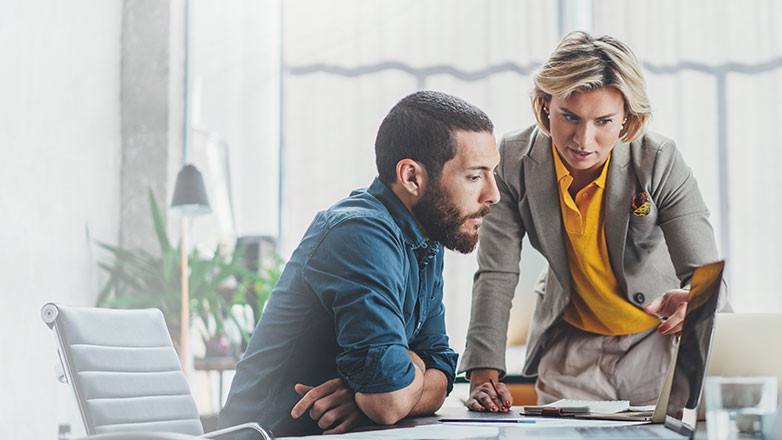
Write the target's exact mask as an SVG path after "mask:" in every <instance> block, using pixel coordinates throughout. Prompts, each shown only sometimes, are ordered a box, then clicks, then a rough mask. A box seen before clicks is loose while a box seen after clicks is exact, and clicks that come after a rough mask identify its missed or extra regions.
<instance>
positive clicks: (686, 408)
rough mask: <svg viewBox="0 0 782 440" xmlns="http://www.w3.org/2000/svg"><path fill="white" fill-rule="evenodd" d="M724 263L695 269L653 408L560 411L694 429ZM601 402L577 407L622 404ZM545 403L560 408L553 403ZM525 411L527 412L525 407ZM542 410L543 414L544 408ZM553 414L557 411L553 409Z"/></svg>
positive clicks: (574, 414) (581, 415)
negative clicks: (683, 314)
mask: <svg viewBox="0 0 782 440" xmlns="http://www.w3.org/2000/svg"><path fill="white" fill-rule="evenodd" d="M724 264H725V263H724V261H718V262H715V263H710V264H706V265H704V266H701V267H698V268H696V269H695V271H694V272H693V276H692V281H691V283H690V293H689V296H688V298H687V301H688V307H687V313H686V315H685V318H684V325H683V328H682V334H681V337H680V338H679V340H678V343H677V345H676V348H675V349H674V352H673V356H672V359H671V363H670V366H669V368H668V374H667V377H666V380H665V382H664V384H663V388H662V390H661V392H660V397H659V398H658V400H657V404H656V405H655V407H654V410H653V411H630V410H632V409H634V408H631V407H628V408H627V409H626V410H622V411H617V412H614V411H606V412H597V411H588V412H578V411H568V412H561V413H562V414H560V415H570V416H572V417H577V418H593V419H602V420H625V421H649V422H653V423H658V424H659V423H664V424H665V426H666V427H667V428H668V429H670V430H678V431H681V432H689V433H692V432H694V431H695V424H696V423H697V413H696V408H697V406H698V403H699V397H700V394H701V390H702V388H703V381H704V377H705V374H706V368H707V365H708V360H709V353H710V348H711V340H712V334H713V330H714V316H715V314H716V311H717V306H718V301H719V291H720V287H721V284H722V272H723V268H724ZM601 402H602V401H587V403H581V404H579V405H576V406H574V407H577V408H587V409H596V410H598V409H599V408H600V407H601V405H606V406H610V407H611V409H612V410H613V409H615V408H618V407H619V404H616V403H608V404H604V403H601ZM555 403H556V402H555ZM546 406H548V407H554V408H557V407H556V406H554V405H553V404H550V405H546ZM628 406H629V405H628ZM533 408H534V407H533ZM560 409H562V408H560ZM523 414H525V415H528V414H527V413H526V407H525V412H524V413H523ZM540 414H543V410H541V413H540ZM551 414H552V415H557V414H555V413H553V412H552V413H551ZM576 438H577V437H576Z"/></svg>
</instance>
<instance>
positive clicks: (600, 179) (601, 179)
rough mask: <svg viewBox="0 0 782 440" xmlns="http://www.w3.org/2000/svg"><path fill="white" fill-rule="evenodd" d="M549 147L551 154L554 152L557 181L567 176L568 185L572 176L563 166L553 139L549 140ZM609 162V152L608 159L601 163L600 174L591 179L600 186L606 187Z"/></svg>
mask: <svg viewBox="0 0 782 440" xmlns="http://www.w3.org/2000/svg"><path fill="white" fill-rule="evenodd" d="M551 149H552V150H553V154H554V169H555V170H556V172H557V182H561V181H562V179H565V178H569V179H568V185H569V184H570V182H572V181H573V177H572V176H571V175H570V171H568V169H567V168H566V167H565V164H563V163H562V159H560V158H559V153H557V147H556V146H555V145H554V141H553V140H552V141H551ZM609 162H611V153H609V154H608V159H606V163H604V164H603V170H602V171H601V172H600V175H599V176H597V178H596V179H595V180H593V181H592V183H594V184H595V185H597V186H599V187H600V188H605V187H606V179H607V178H608V163H609Z"/></svg>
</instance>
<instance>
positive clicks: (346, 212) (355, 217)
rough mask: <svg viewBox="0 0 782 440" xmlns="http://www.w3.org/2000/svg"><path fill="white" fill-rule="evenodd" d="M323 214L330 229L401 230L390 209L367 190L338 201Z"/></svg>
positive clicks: (356, 192)
mask: <svg viewBox="0 0 782 440" xmlns="http://www.w3.org/2000/svg"><path fill="white" fill-rule="evenodd" d="M321 214H322V216H323V217H324V220H325V221H326V222H327V227H328V229H333V228H335V227H351V225H360V224H363V225H376V226H387V227H392V228H393V229H399V228H398V227H396V223H395V222H394V218H393V216H392V215H391V213H390V212H389V211H388V208H386V206H385V205H384V204H383V203H382V202H381V201H380V200H379V199H378V198H377V197H375V196H374V195H372V194H371V193H369V192H368V191H367V190H366V189H360V190H356V191H353V193H351V195H350V196H349V197H346V198H344V199H342V200H340V201H338V202H337V203H335V204H334V205H332V206H331V207H330V208H329V209H327V210H326V211H323V212H322V213H321Z"/></svg>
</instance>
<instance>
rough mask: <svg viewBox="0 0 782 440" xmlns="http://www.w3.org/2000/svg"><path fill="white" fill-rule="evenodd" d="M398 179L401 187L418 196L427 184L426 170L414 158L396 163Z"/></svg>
mask: <svg viewBox="0 0 782 440" xmlns="http://www.w3.org/2000/svg"><path fill="white" fill-rule="evenodd" d="M396 180H397V182H399V186H400V189H402V190H403V191H405V192H407V193H408V194H410V196H412V197H415V198H418V197H420V196H421V195H423V193H424V192H423V189H424V186H426V170H425V169H424V167H423V166H421V164H420V163H418V162H416V161H414V160H413V159H402V160H400V161H399V162H397V164H396Z"/></svg>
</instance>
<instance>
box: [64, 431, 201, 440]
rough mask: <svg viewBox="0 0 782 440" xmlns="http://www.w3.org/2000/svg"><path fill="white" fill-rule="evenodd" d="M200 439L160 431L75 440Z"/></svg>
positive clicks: (125, 432)
mask: <svg viewBox="0 0 782 440" xmlns="http://www.w3.org/2000/svg"><path fill="white" fill-rule="evenodd" d="M200 438H201V437H197V436H194V435H188V434H180V433H177V432H162V431H122V432H106V433H103V434H93V435H91V436H88V437H81V438H78V439H76V440H198V439H200Z"/></svg>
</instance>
